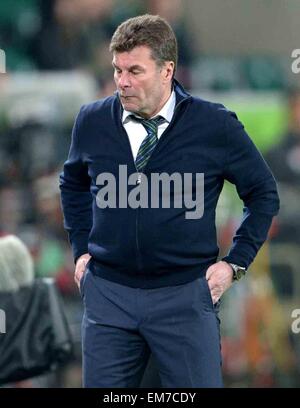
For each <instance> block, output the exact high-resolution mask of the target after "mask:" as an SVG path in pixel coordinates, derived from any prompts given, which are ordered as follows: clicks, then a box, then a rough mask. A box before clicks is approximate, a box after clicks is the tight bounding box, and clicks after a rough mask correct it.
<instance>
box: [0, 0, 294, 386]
mask: <svg viewBox="0 0 300 408" xmlns="http://www.w3.org/2000/svg"><path fill="white" fill-rule="evenodd" d="M145 12H149V13H152V14H160V15H161V16H164V17H166V18H167V20H168V21H169V22H170V23H171V25H172V27H173V28H174V30H175V32H176V34H177V38H178V43H179V69H178V73H177V78H178V79H179V80H180V81H181V82H182V83H183V84H184V85H185V87H186V88H187V89H188V90H189V91H191V92H192V93H193V94H195V95H199V96H201V97H203V98H206V99H211V100H215V101H221V102H222V103H224V104H225V105H226V106H227V107H228V108H231V109H233V110H235V111H236V112H237V114H238V116H239V118H240V119H241V120H242V121H243V123H244V124H245V127H246V130H247V131H248V133H249V134H250V136H251V137H252V138H253V140H254V141H255V143H256V144H257V146H258V147H259V148H260V150H261V151H262V153H263V154H264V156H265V158H266V160H267V161H268V163H269V164H270V166H271V168H272V170H273V172H274V174H275V175H276V177H277V180H278V183H279V189H280V194H281V212H280V214H279V216H278V217H277V218H276V220H275V222H274V223H273V226H272V229H271V232H270V237H269V240H268V242H267V243H266V244H265V245H264V247H263V248H262V249H261V251H260V252H259V255H258V257H257V259H256V261H255V262H254V263H253V265H252V266H251V269H250V271H249V273H248V276H247V278H246V279H245V280H244V281H242V282H240V283H239V284H238V285H234V287H232V289H231V290H230V291H229V292H228V293H226V294H225V295H224V298H223V306H222V309H221V313H220V317H221V322H222V323H221V327H222V335H223V340H222V351H223V372H224V377H225V384H226V386H227V387H299V386H300V342H299V340H300V333H298V334H297V333H293V332H292V330H291V325H292V321H293V320H292V317H291V313H292V311H293V310H294V309H300V273H299V265H300V251H299V243H300V217H299V202H300V91H299V84H300V73H299V74H295V73H293V72H292V70H291V64H292V62H293V59H292V58H291V53H292V50H293V49H296V48H300V25H299V18H300V2H299V1H298V0H285V1H282V0H252V1H248V0H226V1H222V0H185V1H183V0H182V1H181V0H148V1H147V0H145V1H138V0H1V2H0V48H1V49H3V50H4V51H5V53H6V74H0V234H1V235H5V234H7V233H14V234H16V235H18V236H19V237H20V238H21V239H22V240H23V241H24V242H25V243H26V244H27V245H28V247H29V248H30V251H31V253H32V255H33V256H34V260H35V265H36V275H37V276H52V277H54V278H55V280H56V283H57V285H58V288H59V290H60V292H61V293H62V295H63V299H64V304H65V308H66V311H67V316H68V319H69V322H70V325H71V328H72V332H73V335H74V339H75V343H76V358H75V360H74V361H73V362H71V363H70V364H68V365H67V366H65V367H63V368H62V369H61V370H59V371H58V372H56V373H55V374H51V375H47V376H44V377H42V378H38V379H33V380H30V381H24V382H22V383H19V384H15V385H13V386H17V387H32V386H38V387H39V386H43V387H53V386H57V387H80V386H81V351H80V322H81V314H82V308H81V300H80V297H79V294H78V290H77V288H76V286H75V284H74V282H73V267H74V265H73V260H72V256H71V252H70V248H69V245H68V242H67V236H66V233H65V232H64V230H63V225H62V214H61V210H60V201H59V190H58V173H59V172H60V171H61V168H62V164H63V161H64V160H65V158H66V156H67V153H68V148H69V143H70V134H71V128H72V124H73V121H74V117H75V115H76V113H77V112H78V109H79V107H80V106H81V104H83V103H86V102H89V101H91V100H94V99H97V98H100V97H103V96H106V95H109V94H111V93H112V92H113V91H114V83H113V81H112V68H111V56H110V54H109V52H108V45H109V41H110V37H111V35H112V33H113V31H114V30H115V28H116V26H117V25H118V24H119V23H120V22H122V21H123V20H124V19H126V18H129V17H132V16H135V15H138V14H142V13H145ZM297 92H299V93H298V94H297ZM292 93H293V95H294V99H293V101H292V102H293V103H289V100H288V96H289V95H291V94H292ZM241 216H242V204H241V202H240V201H239V200H238V198H237V196H236V194H235V191H234V188H233V187H232V186H231V185H229V184H226V186H225V189H224V191H223V193H222V196H221V199H220V202H219V206H218V213H217V220H218V228H219V245H220V250H221V253H224V252H226V250H227V249H228V247H229V245H230V242H231V237H232V234H233V231H234V230H235V228H236V226H237V225H238V223H239V221H240V219H241ZM0 273H1V271H0Z"/></svg>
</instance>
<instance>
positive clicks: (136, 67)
mask: <svg viewBox="0 0 300 408" xmlns="http://www.w3.org/2000/svg"><path fill="white" fill-rule="evenodd" d="M112 66H113V67H114V68H116V69H121V68H119V67H118V66H117V65H116V64H115V63H114V62H112ZM134 69H139V70H142V71H143V70H144V68H143V67H142V66H141V65H138V64H135V65H132V66H131V67H129V68H128V71H132V70H134Z"/></svg>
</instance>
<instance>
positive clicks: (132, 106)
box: [122, 101, 139, 113]
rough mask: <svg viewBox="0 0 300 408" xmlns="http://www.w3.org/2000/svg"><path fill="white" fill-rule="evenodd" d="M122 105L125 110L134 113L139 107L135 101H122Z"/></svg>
mask: <svg viewBox="0 0 300 408" xmlns="http://www.w3.org/2000/svg"><path fill="white" fill-rule="evenodd" d="M122 106H123V108H124V109H125V110H127V111H129V112H133V113H136V112H138V111H139V107H138V106H137V105H136V104H135V103H132V102H129V101H122Z"/></svg>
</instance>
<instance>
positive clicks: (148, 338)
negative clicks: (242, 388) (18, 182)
mask: <svg viewBox="0 0 300 408" xmlns="http://www.w3.org/2000/svg"><path fill="white" fill-rule="evenodd" d="M110 50H111V52H112V53H113V62H112V63H113V67H114V79H115V82H116V86H117V93H116V94H115V95H114V96H111V97H108V98H105V99H103V100H100V101H97V102H95V103H92V104H89V105H86V106H84V107H83V108H82V109H81V111H80V113H79V114H78V116H77V119H76V123H75V125H74V130H73V136H72V145H71V148H70V153H69V157H68V160H67V161H66V163H65V166H64V171H63V173H62V175H61V193H62V205H63V211H64V217H65V227H66V229H67V231H68V232H69V237H70V241H71V244H72V248H73V253H74V259H75V262H76V268H75V280H76V282H77V284H78V285H80V289H81V293H82V296H83V300H84V317H83V326H82V328H83V377H84V386H86V387H136V386H138V385H139V383H140V379H141V376H142V374H143V371H144V368H145V365H146V363H147V360H148V357H149V354H150V352H152V354H153V356H154V358H155V360H156V363H157V366H158V370H159V374H160V378H161V383H162V386H163V387H221V386H222V376H221V353H220V337H219V325H218V319H217V315H216V313H217V312H216V305H217V303H218V301H219V299H220V297H221V296H222V294H223V293H224V292H225V290H227V289H228V288H229V287H230V286H231V284H232V281H233V280H235V279H238V278H239V277H240V276H241V275H243V274H244V273H245V271H246V269H247V267H248V266H249V264H250V263H251V262H252V261H253V259H254V257H255V255H256V253H257V251H258V249H259V248H260V246H261V245H262V243H263V242H264V240H265V239H266V236H267V232H268V229H269V227H270V224H271V221H272V217H273V216H274V215H275V214H276V213H277V211H278V207H279V200H278V195H277V190H276V184H275V181H274V178H273V176H272V174H271V172H270V170H269V168H268V167H267V165H266V163H265V162H264V160H263V159H262V157H261V155H260V153H259V152H258V151H257V149H256V148H255V146H254V145H253V143H252V142H251V140H250V138H249V137H248V136H247V134H246V133H245V131H244V129H243V126H242V124H241V123H240V122H239V121H238V120H237V118H236V116H235V114H234V113H231V112H229V111H227V110H226V109H225V108H224V106H222V105H220V104H214V103H210V102H207V101H204V100H201V99H199V98H195V97H192V96H191V95H189V94H188V93H187V92H186V91H185V90H184V89H183V88H182V87H181V85H180V84H179V83H178V82H177V81H176V80H175V79H174V74H175V70H176V62H177V44H176V38H175V35H174V33H173V31H172V29H171V27H170V26H169V24H168V23H167V22H166V21H165V20H164V19H162V18H160V17H159V16H152V15H144V16H138V17H135V18H132V19H129V20H127V21H125V22H124V23H122V24H121V25H120V26H119V27H118V28H117V30H116V31H115V33H114V35H113V37H112V40H111V44H110ZM125 172H126V174H125ZM124 174H125V176H126V177H124ZM157 174H158V175H162V174H167V175H169V176H170V177H172V180H173V181H174V183H173V184H172V186H171V185H170V186H169V190H168V189H165V190H163V189H162V190H163V191H159V193H158V198H159V204H160V205H158V206H157V205H148V204H149V200H146V201H145V200H144V197H145V192H146V193H149V195H148V198H149V196H150V197H151V203H152V198H153V197H154V199H155V198H157V197H156V196H155V194H154V192H153V191H154V189H155V188H154V187H155V186H154V187H153V185H152V183H150V178H151V181H152V176H153V179H154V178H155V175H157ZM189 175H192V181H191V183H190V184H189V185H187V186H186V185H185V186H184V188H186V190H184V193H182V191H183V190H182V191H180V186H179V185H178V183H176V180H177V181H178V179H179V180H181V181H182V180H184V182H185V181H186V180H188V176H189ZM201 177H202V178H201ZM224 179H227V180H229V181H230V182H232V183H234V184H235V185H236V188H237V191H238V194H239V196H240V198H241V199H242V200H243V201H244V203H245V208H244V217H243V221H242V223H241V226H240V227H239V229H238V230H237V233H236V235H235V237H234V243H233V246H232V248H231V250H230V252H229V254H228V255H227V256H226V257H225V258H224V259H223V260H221V261H219V262H217V256H218V246H217V242H216V231H215V208H216V204H217V201H218V197H219V194H220V192H221V190H222V187H223V182H224ZM199 180H200V182H199V183H198V182H197V181H199ZM201 180H202V181H203V183H201ZM125 184H126V185H125ZM170 184H171V183H170ZM183 184H188V183H183ZM163 187H164V186H163ZM126 189H127V190H126ZM137 189H139V190H138V191H137ZM104 192H105V194H104ZM186 192H187V194H185V193H186ZM199 192H200V193H201V194H200V196H199ZM125 193H126V194H125ZM142 196H143V200H144V201H143V202H142ZM166 196H167V198H169V199H170V201H169V202H171V200H172V203H173V201H174V205H170V206H166V205H164V204H163V200H164V199H165V198H166ZM178 196H179V198H180V199H182V200H184V204H183V205H181V206H180V205H178ZM187 196H188V197H187ZM195 197H196V200H195ZM138 198H140V205H138V204H137V202H138ZM176 200H177V201H176ZM182 200H181V201H182ZM191 200H192V202H194V203H195V206H197V205H198V204H199V203H200V201H201V202H202V203H203V211H201V209H200V211H199V208H198V211H197V214H196V216H195V213H194V214H191V211H187V209H189V208H191V207H190V206H189V204H190V202H191ZM175 201H176V203H175ZM154 202H155V200H154ZM175 204H176V205H175ZM200 204H201V203H200ZM200 204H199V205H200ZM200 207H201V205H200Z"/></svg>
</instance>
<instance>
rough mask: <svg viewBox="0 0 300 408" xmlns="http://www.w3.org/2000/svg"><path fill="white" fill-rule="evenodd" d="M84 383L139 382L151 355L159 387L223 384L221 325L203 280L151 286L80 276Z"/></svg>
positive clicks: (128, 385)
mask: <svg viewBox="0 0 300 408" xmlns="http://www.w3.org/2000/svg"><path fill="white" fill-rule="evenodd" d="M80 290H81V295H82V298H83V303H84V315H83V321H82V351H83V386H84V387H93V388H94V387H99V388H104V387H121V388H123V387H126V388H131V387H139V385H140V382H141V379H142V377H143V373H144V370H145V367H146V365H147V362H148V359H149V356H150V353H152V354H153V357H154V359H155V361H156V364H157V367H158V370H159V376H160V379H161V384H162V387H172V388H173V387H174V388H179V387H197V388H198V387H222V375H221V349H220V328H219V319H218V316H217V309H216V307H215V306H214V305H213V303H212V299H211V295H210V291H209V287H208V284H207V281H206V279H205V278H204V277H203V278H199V279H196V280H194V281H192V282H189V283H187V284H183V285H177V286H168V287H162V288H156V289H140V288H131V287H128V286H124V285H120V284H118V283H115V282H111V281H108V280H106V279H102V278H100V277H99V276H95V275H94V274H93V273H92V272H91V271H90V270H89V269H88V268H87V270H86V273H85V275H84V277H83V278H82V280H81V282H80Z"/></svg>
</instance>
